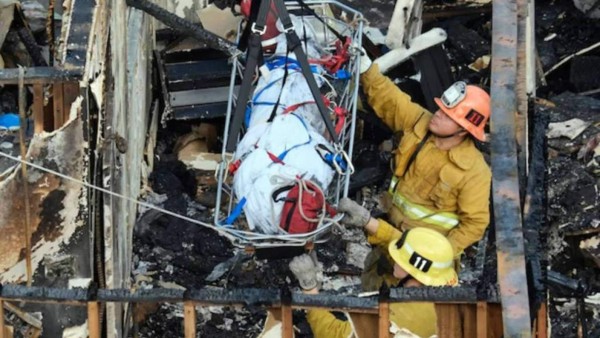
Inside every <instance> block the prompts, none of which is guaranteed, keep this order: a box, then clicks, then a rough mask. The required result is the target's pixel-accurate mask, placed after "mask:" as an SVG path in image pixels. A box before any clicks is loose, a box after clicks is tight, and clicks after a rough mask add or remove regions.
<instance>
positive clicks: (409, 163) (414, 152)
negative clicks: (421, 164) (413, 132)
mask: <svg viewBox="0 0 600 338" xmlns="http://www.w3.org/2000/svg"><path fill="white" fill-rule="evenodd" d="M430 135H431V133H430V132H427V134H426V135H425V137H423V139H422V140H421V142H420V143H419V145H418V146H417V149H415V151H413V153H412V154H411V155H410V158H409V159H408V163H406V168H405V169H404V172H403V173H402V177H404V175H406V172H407V171H408V168H410V166H411V164H413V162H414V161H415V159H416V158H417V154H419V151H421V149H422V148H423V145H425V142H427V139H428V138H429V136H430Z"/></svg>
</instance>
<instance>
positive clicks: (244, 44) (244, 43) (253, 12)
mask: <svg viewBox="0 0 600 338" xmlns="http://www.w3.org/2000/svg"><path fill="white" fill-rule="evenodd" d="M261 1H262V0H252V1H251V2H250V16H249V17H248V22H247V23H246V27H244V31H243V32H242V35H241V36H240V42H239V43H238V50H240V51H242V52H245V51H246V49H247V48H248V39H249V38H250V32H251V28H252V23H253V22H256V17H257V16H258V10H259V8H260V3H261ZM265 1H268V0H265Z"/></svg>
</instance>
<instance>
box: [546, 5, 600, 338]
mask: <svg viewBox="0 0 600 338" xmlns="http://www.w3.org/2000/svg"><path fill="white" fill-rule="evenodd" d="M585 3H588V2H586V1H575V4H573V3H572V2H570V1H556V2H554V3H553V4H554V5H552V6H545V5H541V4H536V28H535V31H536V47H537V49H538V53H539V60H540V64H541V68H542V69H543V71H544V72H543V73H544V75H545V76H544V77H543V78H542V81H540V86H539V87H538V90H537V96H538V97H540V98H543V99H545V100H540V101H539V102H538V104H537V106H536V109H535V112H534V114H537V115H538V116H544V117H546V118H547V119H548V122H549V123H548V126H547V130H546V145H547V148H546V153H547V154H546V186H547V195H546V216H547V223H546V224H545V225H543V226H542V228H541V236H542V238H543V239H544V240H543V241H544V246H545V248H544V249H543V251H542V252H545V253H546V256H545V257H544V258H543V260H544V262H543V263H544V264H543V265H545V266H547V269H548V270H549V271H551V273H558V274H560V276H562V277H565V278H569V279H570V280H571V281H573V282H574V283H578V285H579V289H578V290H573V289H567V290H565V289H564V287H563V288H561V287H557V286H556V285H552V283H549V285H548V288H549V293H548V306H549V307H548V309H549V323H550V325H549V327H550V330H551V335H552V336H553V337H574V336H579V337H586V336H588V337H597V336H599V335H600V325H599V324H598V323H600V302H599V301H598V299H599V295H600V264H598V263H599V262H600V261H599V257H600V249H599V247H598V243H600V237H599V236H600V235H599V234H600V216H599V215H600V189H599V188H600V161H599V160H600V157H599V155H600V148H599V147H598V144H599V143H598V140H600V95H599V94H598V93H599V91H598V89H599V88H600V82H598V78H599V77H598V76H599V75H600V73H599V70H598V67H597V66H591V64H595V65H597V62H596V61H597V60H598V59H599V55H600V49H598V42H599V41H600V20H598V19H597V18H594V15H593V13H591V12H589V11H587V10H585V9H586V8H587V9H589V8H588V7H585V6H587V5H586V4H585ZM582 4H583V5H582ZM582 6H584V8H583V9H584V10H578V9H577V8H580V9H581V8H582ZM576 7H577V8H576ZM590 46H591V47H590ZM577 54H578V55H577ZM561 60H564V61H562V63H561ZM594 60H596V61H594ZM590 62H591V63H590ZM594 62H596V63H594ZM582 304H585V306H584V310H583V311H581V306H580V305H582Z"/></svg>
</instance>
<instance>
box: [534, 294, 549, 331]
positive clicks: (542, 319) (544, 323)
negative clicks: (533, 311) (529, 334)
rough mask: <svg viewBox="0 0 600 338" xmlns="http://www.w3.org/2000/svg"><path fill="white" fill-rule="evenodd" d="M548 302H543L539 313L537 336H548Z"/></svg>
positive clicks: (536, 328)
mask: <svg viewBox="0 0 600 338" xmlns="http://www.w3.org/2000/svg"><path fill="white" fill-rule="evenodd" d="M546 310H547V308H546V303H542V304H541V305H540V308H539V310H538V313H537V318H536V327H535V330H536V332H535V337H537V338H548V313H547V311H546Z"/></svg>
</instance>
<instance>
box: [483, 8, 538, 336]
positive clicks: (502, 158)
mask: <svg viewBox="0 0 600 338" xmlns="http://www.w3.org/2000/svg"><path fill="white" fill-rule="evenodd" d="M493 6H494V8H493V9H494V10H493V15H492V27H493V30H492V63H491V64H492V78H491V97H492V116H491V134H492V135H491V155H492V156H491V162H492V173H493V175H492V187H493V203H494V219H495V227H496V245H497V256H498V282H499V284H500V295H501V298H502V318H503V326H504V335H505V337H531V322H530V320H531V317H530V310H529V297H528V289H527V274H526V269H525V249H524V245H523V228H522V219H521V200H520V193H519V172H518V163H517V144H516V128H515V115H516V112H517V93H516V90H517V27H518V15H517V3H516V2H515V1H511V0H494V2H493Z"/></svg>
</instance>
